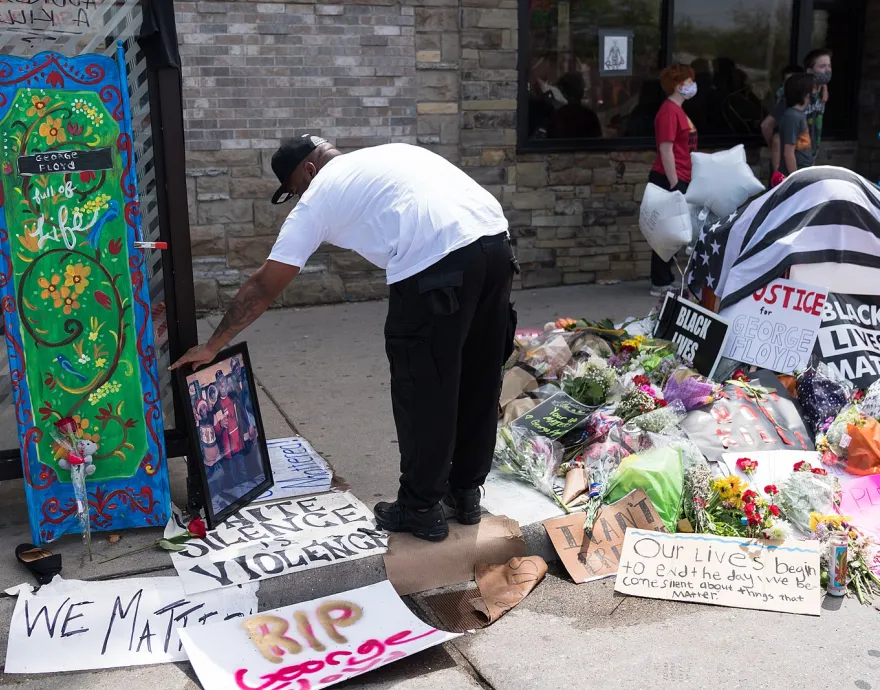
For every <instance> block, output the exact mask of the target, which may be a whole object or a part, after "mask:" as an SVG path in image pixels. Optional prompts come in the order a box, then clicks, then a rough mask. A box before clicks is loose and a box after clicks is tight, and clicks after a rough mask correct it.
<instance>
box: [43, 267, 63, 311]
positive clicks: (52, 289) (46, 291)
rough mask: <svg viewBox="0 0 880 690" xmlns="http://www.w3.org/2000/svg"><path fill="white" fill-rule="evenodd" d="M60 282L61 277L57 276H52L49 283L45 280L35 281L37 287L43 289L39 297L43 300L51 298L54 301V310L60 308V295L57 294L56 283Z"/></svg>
mask: <svg viewBox="0 0 880 690" xmlns="http://www.w3.org/2000/svg"><path fill="white" fill-rule="evenodd" d="M60 281H61V276H59V275H53V276H52V280H51V282H50V281H48V280H46V279H45V278H39V279H38V280H37V283H38V284H39V286H40V287H41V288H43V291H42V292H41V293H40V297H42V298H43V299H49V297H50V296H51V297H52V299H53V300H54V301H55V308H56V309H57V308H58V307H60V306H61V295H60V293H59V292H58V283H59V282H60Z"/></svg>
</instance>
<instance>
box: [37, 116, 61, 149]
mask: <svg viewBox="0 0 880 690" xmlns="http://www.w3.org/2000/svg"><path fill="white" fill-rule="evenodd" d="M40 136H41V137H43V138H44V139H45V140H46V143H47V144H48V145H49V146H51V145H52V144H54V143H55V142H56V141H57V142H58V143H59V144H63V143H64V142H65V141H66V140H67V136H66V135H65V134H64V130H63V129H62V128H61V118H60V117H58V118H51V117H47V118H46V119H45V121H44V122H42V123H40Z"/></svg>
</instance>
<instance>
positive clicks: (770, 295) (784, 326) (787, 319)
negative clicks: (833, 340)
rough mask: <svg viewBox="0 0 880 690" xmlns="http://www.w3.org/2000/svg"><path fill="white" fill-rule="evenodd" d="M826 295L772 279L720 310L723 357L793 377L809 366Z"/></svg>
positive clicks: (802, 285) (817, 289) (818, 290)
mask: <svg viewBox="0 0 880 690" xmlns="http://www.w3.org/2000/svg"><path fill="white" fill-rule="evenodd" d="M827 297H828V292H827V291H826V290H822V289H819V288H816V287H813V286H811V285H805V284H803V283H796V282H794V281H791V280H784V279H779V280H774V281H773V282H772V283H770V284H769V285H766V286H764V287H762V288H761V289H760V290H758V291H757V292H755V293H753V294H752V295H751V296H750V297H746V298H745V299H743V300H740V301H739V302H737V303H736V304H734V305H733V306H732V307H728V308H727V309H725V310H723V311H722V312H721V316H722V317H723V318H725V319H727V321H729V322H730V337H729V338H728V339H727V344H726V345H725V347H724V353H723V356H724V357H728V358H729V359H733V360H736V361H737V362H745V363H746V364H754V365H755V366H759V367H763V368H764V369H769V370H770V371H776V372H779V373H781V374H793V373H794V372H795V371H803V370H804V369H806V368H807V366H808V365H809V363H810V357H811V356H812V354H813V346H814V345H815V343H816V336H817V335H818V333H819V327H820V325H821V323H822V308H823V306H824V305H825V300H826V299H827Z"/></svg>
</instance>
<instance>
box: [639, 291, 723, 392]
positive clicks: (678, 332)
mask: <svg viewBox="0 0 880 690" xmlns="http://www.w3.org/2000/svg"><path fill="white" fill-rule="evenodd" d="M727 332H728V323H727V321H726V320H725V319H722V318H721V317H720V316H718V315H717V314H713V313H712V312H711V311H708V310H707V309H703V307H700V306H697V305H696V304H692V303H691V302H688V301H687V300H686V299H682V298H681V297H676V296H675V295H673V294H672V293H671V292H668V293H666V299H665V300H664V302H663V309H662V310H661V311H660V317H659V318H658V320H657V328H656V329H655V330H654V337H655V338H662V339H663V340H669V341H670V342H672V343H674V344H675V345H676V347H677V354H678V356H679V357H682V358H684V359H687V360H690V361H691V362H693V363H694V369H696V370H697V371H698V372H700V373H701V374H702V375H703V376H706V377H708V378H712V374H714V373H715V368H716V367H717V366H718V360H719V359H720V358H721V353H722V352H723V351H724V347H725V343H726V340H727Z"/></svg>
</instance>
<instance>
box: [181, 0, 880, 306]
mask: <svg viewBox="0 0 880 690" xmlns="http://www.w3.org/2000/svg"><path fill="white" fill-rule="evenodd" d="M869 4H870V5H871V8H872V9H871V10H870V12H871V17H872V19H871V20H870V21H872V22H873V24H870V25H871V26H878V28H880V15H878V10H877V6H878V5H880V0H869ZM175 8H176V10H177V13H178V14H177V21H178V31H179V34H180V43H181V54H182V58H183V61H184V68H183V69H184V97H185V106H186V113H185V117H186V123H187V149H188V150H187V168H188V190H187V191H188V194H189V200H190V222H191V224H192V234H193V254H194V256H195V266H194V269H195V270H194V273H195V278H196V292H197V302H198V306H199V307H200V308H203V309H208V308H215V307H218V306H223V305H225V304H226V303H227V302H228V300H229V299H230V298H231V296H232V295H233V294H234V293H235V291H236V290H237V289H238V286H239V285H240V284H241V282H242V280H243V279H244V278H246V277H247V276H248V275H249V272H251V271H253V270H254V268H256V267H257V266H259V265H260V264H261V263H262V262H263V261H264V260H265V258H266V256H267V255H268V252H269V249H270V247H271V246H272V244H273V242H274V238H275V236H276V235H277V232H278V228H279V227H280V225H281V222H282V221H283V219H284V216H285V215H286V212H287V210H288V208H287V207H273V206H272V205H271V204H270V203H269V201H268V199H269V197H270V196H271V194H272V192H273V191H274V190H275V188H276V187H277V181H276V180H275V178H274V176H273V175H272V173H271V170H270V169H269V165H268V162H269V157H270V156H271V154H272V152H273V151H274V150H275V148H276V147H277V145H278V143H279V141H280V140H281V139H282V138H285V137H288V136H292V135H295V134H299V133H302V132H305V131H310V132H312V133H314V134H320V135H322V136H325V137H327V138H328V139H330V140H331V141H333V142H334V143H335V144H336V145H337V146H338V147H339V148H340V149H342V150H343V151H345V150H348V149H351V148H356V147H361V146H370V145H375V144H379V143H384V142H388V141H404V142H408V143H418V144H420V145H422V146H425V147H427V148H429V149H431V150H434V151H436V152H437V153H439V154H441V155H443V156H445V157H446V158H448V159H449V160H451V161H453V162H455V163H456V164H458V165H460V166H461V167H462V168H463V169H464V170H465V171H466V172H468V173H469V174H470V175H471V176H472V177H473V178H474V179H475V180H477V181H478V182H479V183H480V184H482V185H484V186H485V187H486V188H487V189H488V190H489V191H491V192H492V193H493V194H494V195H495V196H496V197H497V198H498V199H499V200H500V201H501V202H502V205H503V206H504V209H505V212H506V213H507V216H508V219H509V220H510V225H511V233H512V235H513V237H514V238H515V241H516V244H517V248H518V255H519V259H520V263H521V264H522V266H523V272H522V276H521V282H520V283H518V284H517V287H526V288H528V287H539V286H551V285H571V284H578V283H592V282H599V281H612V280H631V279H635V278H643V277H646V276H647V275H648V272H649V263H650V251H649V249H648V246H647V244H646V243H645V241H644V238H643V237H642V235H641V233H640V231H639V229H638V209H639V203H640V201H641V195H642V193H643V191H644V187H645V183H646V181H647V177H648V171H649V169H650V166H651V164H652V162H653V156H654V154H653V153H652V152H610V153H597V152H593V153H559V154H517V152H516V97H517V69H516V66H517V47H518V46H517V22H518V10H517V0H345V1H344V2H342V1H340V3H339V4H328V3H326V2H320V1H318V2H316V1H314V0H312V1H311V2H310V1H309V0H301V1H299V2H296V3H289V2H256V1H253V0H236V1H234V2H176V3H175ZM878 50H880V49H877V48H872V47H870V46H866V74H867V73H869V72H870V73H871V74H874V75H878V76H880V52H877V51H878ZM878 99H880V81H877V79H876V78H875V79H870V78H866V79H865V93H864V95H863V99H862V101H863V103H862V106H863V108H865V110H866V111H869V115H868V116H865V117H863V118H862V121H863V124H864V125H865V127H864V129H865V131H867V129H869V127H868V125H867V124H866V123H867V122H869V121H870V122H872V123H873V124H872V125H871V126H872V127H873V138H872V139H871V141H872V142H873V143H874V144H876V143H877V135H876V131H877V128H878V127H877V124H876V119H877V117H878V116H877V108H876V103H877V102H878ZM863 140H864V137H863ZM856 155H857V150H856V148H855V146H854V145H853V144H852V143H838V144H831V142H826V144H824V145H823V156H824V159H823V162H826V163H833V164H839V165H845V166H854V165H855V162H856ZM751 156H752V162H753V163H755V164H756V165H757V164H759V160H758V152H757V151H755V152H752V153H751ZM874 156H876V159H875V158H874ZM859 163H860V165H861V166H862V168H870V167H871V166H876V167H878V168H880V148H877V149H874V152H873V153H872V152H871V151H869V150H867V149H865V148H863V149H862V157H861V159H860V161H859ZM756 170H758V171H759V172H760V173H761V174H762V175H763V174H764V167H759V168H756ZM877 176H880V170H878V174H877ZM386 293H387V288H386V287H385V280H384V274H383V272H382V271H378V270H376V269H375V267H373V266H371V265H370V264H368V263H367V262H365V261H364V260H363V259H361V258H360V257H358V256H356V255H353V254H351V253H350V252H343V251H340V250H336V249H334V248H332V247H328V246H324V247H322V248H321V250H320V251H319V253H318V254H317V255H316V256H315V257H313V258H312V260H311V261H310V262H309V264H308V266H307V267H306V270H305V272H304V274H303V275H302V276H300V277H299V278H297V280H295V281H294V282H293V284H292V285H291V286H290V287H289V288H288V290H287V291H286V292H285V293H284V295H282V297H281V298H280V300H279V303H280V304H283V305H287V306H290V305H300V304H314V303H320V302H336V301H342V300H360V299H371V298H375V297H383V296H385V295H386Z"/></svg>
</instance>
